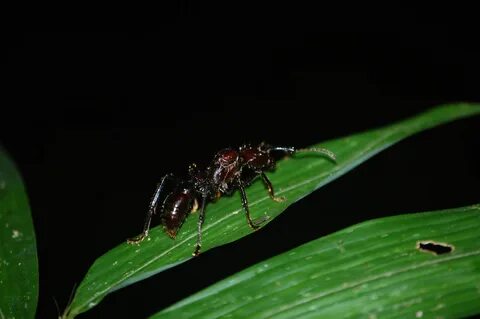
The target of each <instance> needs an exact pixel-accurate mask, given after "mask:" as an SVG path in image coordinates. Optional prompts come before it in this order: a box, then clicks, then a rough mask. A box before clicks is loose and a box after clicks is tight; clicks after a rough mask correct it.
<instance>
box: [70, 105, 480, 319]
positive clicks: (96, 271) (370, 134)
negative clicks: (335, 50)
mask: <svg viewBox="0 0 480 319" xmlns="http://www.w3.org/2000/svg"><path fill="white" fill-rule="evenodd" d="M477 113H480V105H473V104H454V105H446V106H441V107H438V108H435V109H432V110H430V111H427V112H425V113H422V114H420V115H418V116H416V117H413V118H411V119H407V120H405V121H402V122H399V123H396V124H393V125H390V126H386V127H384V128H380V129H374V130H371V131H367V132H364V133H359V134H355V135H352V136H347V137H343V138H339V139H335V140H331V141H327V142H324V143H322V144H321V146H323V147H326V148H328V149H330V150H331V151H333V152H334V153H335V154H336V156H337V163H332V162H331V161H329V160H327V159H325V158H324V157H320V156H312V155H306V154H303V155H300V154H298V155H297V156H295V157H293V158H288V159H285V160H283V161H280V162H279V163H278V166H277V169H276V171H275V172H273V173H269V174H268V175H269V177H270V179H271V181H272V183H273V185H274V186H275V189H276V193H277V194H278V195H281V196H285V197H286V198H287V200H286V201H284V202H282V203H277V202H274V201H272V200H271V199H270V198H269V197H268V195H267V192H266V190H265V188H264V186H263V185H262V183H261V182H260V181H257V182H256V183H254V184H253V185H252V186H251V187H249V188H248V189H247V194H248V197H249V200H250V208H251V212H252V217H253V218H258V217H260V216H268V217H269V218H270V220H272V219H273V218H275V217H276V216H278V215H279V214H280V213H281V212H282V211H284V210H285V209H286V208H287V207H288V206H290V205H291V204H293V203H294V202H296V201H298V200H299V199H301V198H303V197H304V196H306V195H308V194H309V193H311V192H313V191H314V190H316V189H318V188H319V187H321V186H323V185H325V184H327V183H329V182H330V181H332V180H334V179H336V178H338V177H339V176H341V175H343V174H345V173H346V172H348V171H349V170H351V169H353V168H354V167H356V166H357V165H359V164H361V163H363V162H364V161H366V160H367V159H369V158H370V157H372V156H373V155H375V154H377V153H378V152H380V151H382V150H383V149H385V148H387V147H389V146H390V145H392V144H394V143H396V142H398V141H400V140H402V139H403V138H406V137H408V136H410V135H412V134H414V133H417V132H420V131H422V130H426V129H429V128H432V127H434V126H437V125H440V124H442V123H446V122H449V121H453V120H455V119H459V118H463V117H467V116H471V115H474V114H477ZM319 146H320V145H319ZM196 223H197V222H196V218H195V217H194V216H192V217H190V218H189V219H187V221H186V222H185V224H184V225H183V227H182V229H181V231H180V232H179V234H178V235H177V238H176V240H171V239H170V238H168V237H167V236H166V235H165V234H163V232H162V229H161V228H160V227H156V228H154V229H153V230H152V231H151V232H150V238H149V240H146V241H144V242H142V243H141V245H140V246H131V245H127V244H126V243H123V244H121V245H119V246H117V247H116V248H114V249H113V250H111V251H109V252H108V253H106V254H105V255H103V256H101V257H100V258H98V259H97V260H96V261H95V263H94V264H93V265H92V267H91V268H90V270H89V271H88V273H87V275H86V277H85V278H84V280H83V281H82V282H81V284H80V286H79V287H78V289H77V291H76V294H75V297H74V299H73V301H72V303H71V305H70V307H68V308H67V310H66V312H65V317H66V318H73V317H74V316H75V315H77V314H79V313H81V312H84V311H86V310H88V309H90V308H92V307H94V306H95V305H96V304H98V303H99V302H100V301H101V300H102V299H103V298H104V297H105V296H106V295H107V294H109V293H111V292H113V291H115V290H117V289H120V288H122V287H125V286H127V285H130V284H132V283H134V282H137V281H140V280H142V279H145V278H148V277H150V276H152V275H154V274H156V273H158V272H160V271H163V270H165V269H168V268H170V267H173V266H175V265H177V264H179V263H182V262H185V261H186V260H188V259H190V258H192V251H193V249H194V246H195V240H196V236H197V232H196V229H197V227H196ZM139 226H141V225H139ZM203 229H204V231H203V245H202V251H203V252H205V251H207V250H208V249H211V248H213V247H216V246H219V245H224V244H226V243H229V242H232V241H235V240H237V239H239V238H241V237H243V236H246V235H248V234H250V233H251V230H250V228H249V227H248V226H247V223H246V221H245V217H244V216H243V210H242V207H241V204H240V196H239V194H238V192H237V193H235V194H234V196H231V197H224V198H222V199H221V200H219V201H218V202H217V203H215V204H210V205H208V207H207V216H206V220H205V223H204V227H203Z"/></svg>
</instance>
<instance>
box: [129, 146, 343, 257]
mask: <svg viewBox="0 0 480 319" xmlns="http://www.w3.org/2000/svg"><path fill="white" fill-rule="evenodd" d="M298 152H316V153H320V154H323V155H325V156H327V157H328V158H330V159H331V160H333V161H335V154H333V153H332V152H331V151H329V150H327V149H325V148H308V149H298V150H297V149H295V148H294V147H276V146H270V145H268V144H265V143H261V144H259V145H258V146H256V147H254V146H250V145H242V146H240V147H239V148H238V149H234V148H226V149H223V150H221V151H219V152H217V153H216V154H215V156H214V158H213V160H212V162H211V163H210V165H208V166H207V167H206V168H205V169H203V170H201V169H199V168H197V166H196V165H195V164H192V165H190V167H189V170H188V178H187V179H179V178H176V177H174V176H173V175H172V174H167V175H165V176H164V177H163V178H162V180H161V181H160V183H159V184H158V186H157V188H156V190H155V193H154V195H153V197H152V200H151V201H150V206H149V209H148V212H147V218H146V220H145V224H144V227H143V232H142V234H140V235H139V236H137V237H135V238H131V239H129V240H128V243H130V244H138V243H140V242H141V241H143V240H144V239H145V238H146V237H147V236H148V231H149V229H150V223H151V221H152V217H153V215H155V214H156V213H157V209H158V207H159V206H160V224H161V225H162V226H163V228H164V230H165V232H166V233H167V235H168V236H170V237H171V238H173V239H174V238H175V236H176V235H177V232H178V230H179V229H180V227H181V226H182V224H183V222H184V221H185V219H186V217H187V216H188V215H189V214H190V213H192V212H195V211H197V210H198V209H199V203H200V214H199V216H198V224H197V227H198V232H197V243H196V246H195V250H194V252H193V255H194V256H198V254H199V253H200V249H201V246H202V225H203V221H204V219H205V206H206V205H207V203H208V202H213V201H215V200H216V199H218V198H219V197H221V196H222V195H224V194H225V195H231V194H232V193H233V192H234V191H235V190H237V189H238V190H240V195H241V198H242V205H243V209H244V210H245V215H246V218H247V223H248V225H249V226H250V228H252V229H253V230H256V229H258V228H259V227H260V226H261V225H262V224H263V223H264V222H265V221H266V220H267V219H268V218H263V219H260V220H256V221H252V219H251V217H250V210H249V207H248V200H247V194H246V193H245V187H247V186H248V185H249V184H250V183H251V182H252V181H253V180H254V179H255V178H257V177H259V176H260V177H261V178H262V181H263V183H264V184H265V186H266V187H267V189H268V194H269V196H270V198H271V199H272V200H274V201H276V202H282V201H283V200H285V199H284V198H283V197H276V196H275V192H274V190H273V186H272V183H271V182H270V180H269V179H268V177H267V175H265V172H266V171H271V170H273V169H274V168H275V164H276V159H275V157H274V156H273V155H274V153H279V154H282V153H283V154H284V155H288V156H292V155H294V154H295V153H298ZM167 183H170V184H171V186H170V188H168V187H167ZM167 189H169V191H168V192H167V191H166V190H167Z"/></svg>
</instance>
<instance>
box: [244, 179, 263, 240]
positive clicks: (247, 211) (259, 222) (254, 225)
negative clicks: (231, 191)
mask: <svg viewBox="0 0 480 319" xmlns="http://www.w3.org/2000/svg"><path fill="white" fill-rule="evenodd" d="M238 188H239V189H240V195H241V196H242V205H243V209H244V210H245V216H246V217H247V223H248V226H250V228H252V229H253V230H257V229H258V228H259V227H260V225H262V224H263V223H264V222H265V221H266V220H267V219H268V216H264V217H263V218H259V219H258V220H257V222H256V223H255V222H254V221H252V218H251V217H250V209H249V208H248V199H247V193H246V192H245V187H244V186H243V183H242V181H241V180H240V179H238Z"/></svg>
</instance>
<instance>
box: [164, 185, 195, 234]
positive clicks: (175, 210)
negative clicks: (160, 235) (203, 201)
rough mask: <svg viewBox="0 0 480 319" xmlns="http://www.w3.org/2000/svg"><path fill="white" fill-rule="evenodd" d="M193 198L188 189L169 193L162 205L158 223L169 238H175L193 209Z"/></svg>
mask: <svg viewBox="0 0 480 319" xmlns="http://www.w3.org/2000/svg"><path fill="white" fill-rule="evenodd" d="M194 206H195V196H194V194H193V192H192V190H190V189H182V190H180V191H178V192H172V193H170V194H169V195H168V196H167V198H165V201H164V203H163V207H162V213H161V216H160V223H161V224H162V225H163V228H164V229H165V232H166V233H167V234H168V236H170V237H171V238H175V236H177V232H178V230H179V229H180V227H181V226H182V224H183V222H184V221H185V219H186V218H187V216H188V214H190V212H191V211H192V210H193V209H194V208H195V207H194Z"/></svg>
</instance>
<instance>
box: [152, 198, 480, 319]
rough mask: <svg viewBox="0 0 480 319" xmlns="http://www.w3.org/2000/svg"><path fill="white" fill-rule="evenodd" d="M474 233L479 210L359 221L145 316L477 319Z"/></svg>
mask: <svg viewBox="0 0 480 319" xmlns="http://www.w3.org/2000/svg"><path fill="white" fill-rule="evenodd" d="M479 227H480V205H474V206H470V207H464V208H458V209H451V210H444V211H439V212H429V213H418V214H406V215H399V216H393V217H386V218H381V219H376V220H371V221H367V222H363V223H360V224H358V225H355V226H351V227H348V228H346V229H344V230H341V231H339V232H336V233H334V234H331V235H328V236H325V237H322V238H320V239H317V240H314V241H312V242H310V243H307V244H304V245H302V246H300V247H297V248H294V249H292V250H291V251H289V252H286V253H283V254H281V255H278V256H275V257H273V258H271V259H269V260H266V261H264V262H261V263H259V264H257V265H254V266H252V267H250V268H248V269H246V270H243V271H241V272H239V273H238V274H235V275H233V276H231V277H229V278H226V279H225V280H222V281H220V282H218V283H216V284H214V285H212V286H211V287H208V288H206V289H205V290H203V291H201V292H199V293H196V294H194V295H193V296H191V297H188V298H186V299H184V300H182V301H180V302H178V303H176V304H174V305H173V306H171V307H169V308H167V309H165V310H163V311H161V312H159V313H157V314H156V315H154V316H152V317H151V318H155V319H157V318H186V317H189V318H207V317H208V318H220V317H233V318H237V317H238V318H248V317H251V316H253V315H254V316H255V318H292V317H301V318H318V317H322V318H323V317H325V318H340V317H341V318H349V317H355V318H356V317H381V318H397V317H398V318H405V317H413V318H415V317H422V318H429V317H439V316H440V317H448V318H450V317H454V318H457V317H464V316H468V315H473V314H478V313H480V303H479V302H478V301H479V300H480V267H479V265H480V244H479V240H480V234H479V233H478V228H479ZM419 240H427V241H428V240H437V241H439V242H446V243H449V244H452V245H453V246H454V247H455V249H454V251H452V252H451V253H448V254H444V255H438V256H436V255H434V254H429V253H425V252H422V251H419V250H418V249H417V245H416V244H417V242H418V241H419ZM259 292H260V293H259ZM262 292H265V293H262Z"/></svg>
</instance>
